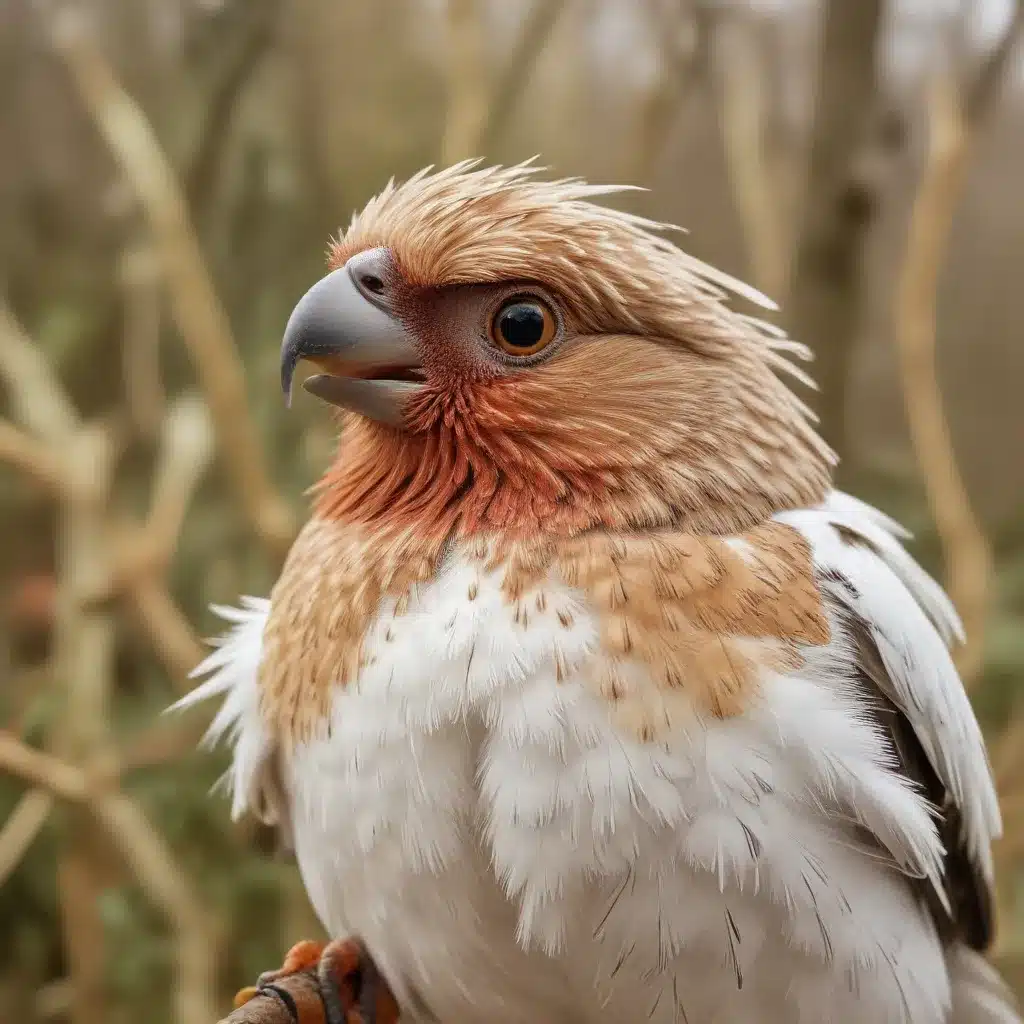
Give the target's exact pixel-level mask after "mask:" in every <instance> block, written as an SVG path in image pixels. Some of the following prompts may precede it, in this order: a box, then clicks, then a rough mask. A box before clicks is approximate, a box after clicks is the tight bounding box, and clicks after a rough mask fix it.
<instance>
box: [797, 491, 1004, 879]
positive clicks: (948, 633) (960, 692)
mask: <svg viewBox="0 0 1024 1024" xmlns="http://www.w3.org/2000/svg"><path fill="white" fill-rule="evenodd" d="M777 518H778V519H779V520H781V521H782V522H786V523H789V524H790V525H792V526H794V527H796V528H797V529H799V530H800V531H801V533H803V534H804V536H805V537H806V538H807V539H808V540H809V541H810V543H811V545H812V548H813V552H814V559H815V563H816V564H817V566H818V567H819V569H820V570H821V571H822V572H823V578H824V580H825V584H824V585H825V588H826V590H828V591H829V593H830V596H831V597H833V598H834V599H835V600H837V601H839V602H841V603H843V604H845V605H846V606H847V607H848V608H850V609H851V611H853V612H854V613H855V614H856V616H857V617H858V618H859V619H860V620H861V621H863V622H864V623H865V624H866V625H867V626H868V628H869V629H870V631H871V636H872V639H873V640H874V642H875V644H876V645H877V647H878V651H879V653H880V654H881V657H882V660H883V663H884V665H885V669H886V672H887V674H888V676H889V679H890V680H891V683H892V689H891V692H888V693H886V696H887V697H888V698H889V699H890V700H892V701H893V703H894V704H895V705H896V706H897V707H898V708H899V710H900V711H901V712H902V713H903V714H904V715H905V716H906V718H907V720H908V722H909V723H910V725H911V726H912V728H913V729H914V732H915V733H916V735H917V737H918V740H919V741H920V743H921V746H922V748H923V749H924V752H925V754H926V755H927V757H928V760H929V761H930V763H931V765H932V768H933V769H934V771H935V773H936V775H937V776H938V778H939V780H940V781H941V782H942V784H943V785H944V786H945V788H946V790H947V791H948V793H949V796H950V798H951V799H952V800H953V801H954V802H955V804H956V805H957V807H958V808H959V809H960V811H961V814H962V816H963V822H964V832H965V836H964V838H965V840H966V844H967V849H968V852H969V853H970V856H971V858H972V859H973V860H974V862H975V864H976V865H977V867H978V868H979V870H980V871H981V873H982V874H983V876H984V877H985V878H986V880H988V881H991V878H992V853H991V844H992V840H993V839H995V838H997V837H998V836H999V835H1000V833H1001V821H1000V814H999V804H998V801H997V798H996V791H995V786H994V783H993V780H992V772H991V767H990V765H989V761H988V756H987V753H986V750H985V741H984V739H983V737H982V734H981V729H980V727H979V726H978V722H977V719H976V718H975V715H974V711H973V709H972V707H971V703H970V700H969V699H968V697H967V693H966V692H965V690H964V687H963V684H962V682H961V681H960V677H959V675H958V673H957V670H956V667H955V666H954V664H953V660H952V658H951V657H950V654H949V650H948V648H947V644H948V643H951V642H952V641H953V640H954V639H957V638H962V637H963V628H962V626H961V624H960V620H959V618H958V617H957V614H956V611H955V610H954V608H953V606H952V604H951V602H950V601H949V598H948V597H947V596H946V595H945V593H944V592H943V591H942V588H941V587H940V586H939V585H938V584H937V583H936V582H935V581H934V580H933V579H932V578H931V577H930V576H928V574H927V573H925V571H924V570H923V569H922V568H921V567H920V566H919V565H918V564H917V563H916V562H915V561H914V560H913V559H912V558H911V556H910V555H909V554H908V553H907V551H906V550H905V549H904V548H903V546H902V545H901V544H900V542H899V539H898V537H899V536H904V537H905V536H906V532H905V531H904V530H903V529H902V528H901V527H899V526H898V525H897V524H896V523H894V522H893V521H892V520H891V519H889V518H888V517H887V516H885V515H883V514H882V513H881V512H878V511H877V510H876V509H874V508H871V507H870V506H869V505H866V504H864V503H863V502H861V501H858V500H857V499H856V498H852V497H850V496H849V495H847V494H842V493H839V492H834V493H833V494H832V495H830V497H829V499H828V501H826V502H825V504H824V505H823V506H821V507H820V508H817V509H811V510H807V511H799V512H787V513H783V514H781V515H779V516H778V517H777ZM844 532H845V533H846V534H847V537H849V536H850V535H852V536H853V538H855V539H856V540H858V541H860V543H850V541H849V539H844V537H843V533H844ZM830 571H831V572H832V573H836V574H838V575H839V576H841V577H842V578H843V579H845V580H846V581H848V582H849V584H851V587H850V588H845V587H840V586H838V585H836V586H833V585H832V584H831V583H830V582H829V572H830Z"/></svg>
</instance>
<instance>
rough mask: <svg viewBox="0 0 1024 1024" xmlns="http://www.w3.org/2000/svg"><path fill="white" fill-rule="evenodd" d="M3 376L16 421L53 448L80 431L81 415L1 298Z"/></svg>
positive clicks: (0, 371) (0, 359)
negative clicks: (79, 416) (79, 418)
mask: <svg viewBox="0 0 1024 1024" xmlns="http://www.w3.org/2000/svg"><path fill="white" fill-rule="evenodd" d="M0 377H3V378H4V380H5V382H6V384H7V388H8V391H9V392H10V396H11V407H12V409H13V410H14V415H15V419H17V421H18V422H19V423H20V424H21V425H22V426H23V427H25V428H26V429H28V430H29V431H31V432H32V433H33V434H35V435H37V436H38V437H40V438H42V440H44V441H46V442H48V443H49V444H52V445H62V444H64V443H65V442H66V441H67V440H68V438H69V437H70V436H71V435H72V434H74V433H75V431H76V430H77V429H78V414H77V413H76V412H75V409H74V406H73V405H72V404H71V400H70V399H69V398H68V396H67V394H66V393H65V391H64V388H63V387H62V386H61V384H60V381H58V380H57V376H56V374H55V373H54V372H53V370H52V369H51V368H50V366H49V364H48V363H47V361H46V359H45V357H44V356H43V354H42V352H41V351H40V350H39V348H38V346H36V345H35V343H34V342H33V341H32V340H31V339H30V338H29V337H28V335H27V334H26V333H25V330H24V329H23V328H22V326H21V324H19V323H18V321H17V320H16V319H15V318H14V316H13V314H12V313H11V311H10V310H9V309H8V308H7V305H6V304H5V303H4V302H3V300H2V299H0Z"/></svg>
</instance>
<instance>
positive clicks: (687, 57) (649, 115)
mask: <svg viewBox="0 0 1024 1024" xmlns="http://www.w3.org/2000/svg"><path fill="white" fill-rule="evenodd" d="M644 6H645V9H646V10H647V11H648V13H649V14H650V16H651V18H652V19H653V20H654V22H655V24H654V26H653V34H654V35H655V37H656V38H657V41H658V58H659V63H660V64H661V65H662V67H661V69H660V71H659V73H658V74H657V75H656V76H655V79H654V81H653V82H652V83H651V87H650V89H649V90H648V92H647V95H646V96H645V97H643V99H642V101H641V105H640V112H639V114H638V117H637V121H638V123H639V129H640V130H639V139H638V141H637V144H636V146H635V159H634V160H633V161H632V165H633V180H634V181H636V182H649V181H650V180H651V178H652V177H653V174H654V170H655V167H656V166H657V163H658V158H659V157H660V156H661V154H662V153H663V152H664V150H665V147H666V145H667V143H668V141H669V139H670V137H671V132H670V129H671V126H672V123H673V121H674V119H675V118H676V117H677V116H678V115H679V112H680V109H681V108H682V106H683V104H684V103H685V102H686V100H687V99H688V98H689V97H690V95H691V94H692V91H693V86H694V85H695V84H696V83H697V82H698V81H699V80H700V79H701V78H702V77H704V76H705V74H706V72H707V68H708V61H707V32H706V28H707V25H708V22H709V16H708V12H707V11H706V10H704V9H703V8H699V9H697V10H696V11H693V12H690V13H691V17H692V25H691V26H690V27H691V32H690V33H689V34H687V33H686V32H685V31H684V22H683V21H682V15H684V14H686V13H687V10H686V8H687V5H686V4H682V3H679V2H677V0H648V2H647V3H646V4H645V5H644Z"/></svg>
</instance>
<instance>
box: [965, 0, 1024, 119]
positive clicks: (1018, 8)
mask: <svg viewBox="0 0 1024 1024" xmlns="http://www.w3.org/2000/svg"><path fill="white" fill-rule="evenodd" d="M1022 33H1024V3H1021V2H1020V0H1017V3H1016V4H1014V10H1013V14H1012V15H1011V17H1010V22H1009V24H1008V25H1007V26H1006V30H1005V31H1004V32H1003V35H1002V38H1001V39H1000V40H999V42H998V43H997V44H996V46H995V49H993V50H992V52H991V53H990V54H989V55H988V57H987V59H986V60H985V62H984V64H982V66H981V70H980V71H979V72H978V74H977V76H976V77H975V79H974V83H973V84H972V85H971V87H970V88H969V89H968V90H967V95H966V97H965V98H964V120H965V121H966V122H967V123H968V124H969V125H977V124H980V123H981V122H982V121H983V120H984V119H985V118H986V117H987V116H988V111H989V109H990V108H991V106H992V104H993V102H995V98H996V96H997V95H998V92H999V87H1000V86H1001V85H1002V83H1003V79H1004V78H1005V76H1006V69H1007V65H1008V64H1009V62H1010V58H1011V57H1012V56H1013V52H1014V50H1015V49H1016V46H1017V42H1018V40H1019V39H1020V37H1021V34H1022Z"/></svg>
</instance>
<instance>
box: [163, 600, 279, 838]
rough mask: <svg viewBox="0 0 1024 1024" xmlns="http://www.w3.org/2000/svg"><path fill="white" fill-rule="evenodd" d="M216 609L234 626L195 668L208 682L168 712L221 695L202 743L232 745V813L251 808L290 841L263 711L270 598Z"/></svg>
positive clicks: (276, 761)
mask: <svg viewBox="0 0 1024 1024" xmlns="http://www.w3.org/2000/svg"><path fill="white" fill-rule="evenodd" d="M213 610H214V611H215V612H216V613H217V614H218V615H219V616H220V617H221V618H222V619H224V620H225V621H226V622H227V623H229V625H230V629H229V630H228V632H227V633H226V634H225V635H224V636H222V637H220V638H219V639H217V640H214V641H213V645H214V647H215V650H214V651H213V652H212V653H211V654H210V655H209V657H207V658H206V659H205V660H204V661H203V662H202V663H201V664H200V665H198V666H197V667H196V668H195V670H194V671H193V673H192V675H193V676H194V677H198V678H202V677H205V681H204V682H203V683H201V684H200V685H199V686H197V687H196V688H195V689H194V690H192V692H191V693H189V694H187V695H186V696H184V697H182V699H181V700H179V701H178V702H177V703H176V704H173V705H172V706H171V707H170V708H169V709H168V711H169V712H174V711H182V710H184V709H185V708H189V707H192V706H193V705H195V704H198V703H200V702H202V701H205V700H209V699H210V698H212V697H219V698H221V705H220V708H219V709H218V710H217V714H216V715H215V716H214V719H213V721H212V722H211V724H210V727H209V729H207V731H206V735H205V736H204V738H203V744H204V746H214V745H215V744H217V743H220V742H221V741H225V740H226V741H227V742H228V743H229V744H230V746H231V748H232V760H231V766H230V768H229V769H228V771H227V774H226V775H225V777H224V780H223V781H224V784H225V785H226V786H227V788H228V790H229V792H230V793H231V816H232V818H234V819H236V820H237V819H238V818H240V817H241V816H242V815H243V814H245V813H251V814H253V815H254V816H255V817H256V818H258V819H259V820H260V821H261V822H263V824H265V825H273V826H276V827H277V828H278V829H280V831H281V834H282V837H283V839H284V841H285V842H286V843H288V844H289V845H291V823H290V816H289V812H288V802H287V797H286V795H285V791H284V787H283V785H282V783H281V776H280V760H279V755H278V750H277V745H276V743H275V741H274V739H273V738H272V737H271V735H270V732H269V730H268V729H267V727H266V725H265V723H264V721H263V718H262V716H261V715H260V710H259V688H258V684H257V673H258V671H259V664H260V657H261V655H262V650H263V629H264V626H265V625H266V621H267V616H268V615H269V614H270V602H269V601H268V600H266V599H265V598H257V597H245V598H242V603H241V607H239V608H224V607H214V609H213Z"/></svg>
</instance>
